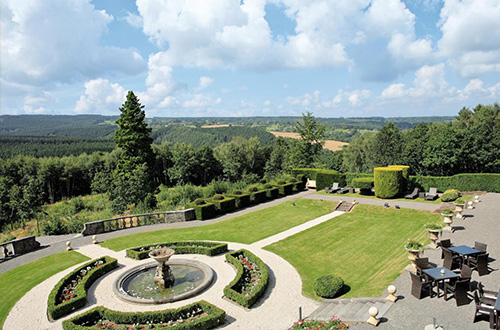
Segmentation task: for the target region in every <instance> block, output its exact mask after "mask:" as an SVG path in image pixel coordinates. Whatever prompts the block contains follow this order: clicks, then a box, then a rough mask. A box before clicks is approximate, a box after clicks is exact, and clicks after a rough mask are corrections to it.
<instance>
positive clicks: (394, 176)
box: [373, 167, 403, 198]
mask: <svg viewBox="0 0 500 330" xmlns="http://www.w3.org/2000/svg"><path fill="white" fill-rule="evenodd" d="M373 178H374V182H375V196H377V197H379V198H394V197H397V196H398V194H399V193H400V192H401V182H402V178H403V177H402V171H401V169H399V168H390V167H376V168H374V169H373Z"/></svg>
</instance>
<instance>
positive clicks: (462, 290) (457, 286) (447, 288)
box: [444, 279, 470, 306]
mask: <svg viewBox="0 0 500 330" xmlns="http://www.w3.org/2000/svg"><path fill="white" fill-rule="evenodd" d="M469 287H470V279H465V280H461V279H460V280H457V281H456V282H455V283H453V284H450V283H444V300H448V299H449V297H448V293H453V296H454V297H455V301H456V303H457V306H462V305H467V304H469V303H470V299H469V296H468V294H467V292H468V291H469Z"/></svg>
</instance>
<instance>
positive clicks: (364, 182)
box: [351, 177, 374, 195]
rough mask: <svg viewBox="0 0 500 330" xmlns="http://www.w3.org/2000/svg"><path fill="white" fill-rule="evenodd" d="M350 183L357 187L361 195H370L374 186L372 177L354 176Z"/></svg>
mask: <svg viewBox="0 0 500 330" xmlns="http://www.w3.org/2000/svg"><path fill="white" fill-rule="evenodd" d="M351 185H352V186H353V187H354V188H358V189H359V193H360V194H361V195H370V194H371V192H372V188H373V186H374V179H373V177H371V178H355V179H352V182H351Z"/></svg>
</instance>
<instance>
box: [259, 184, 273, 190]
mask: <svg viewBox="0 0 500 330" xmlns="http://www.w3.org/2000/svg"><path fill="white" fill-rule="evenodd" d="M272 187H273V185H272V184H270V183H266V184H265V185H263V186H262V189H263V190H268V189H271V188H272Z"/></svg>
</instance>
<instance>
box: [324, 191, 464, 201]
mask: <svg viewBox="0 0 500 330" xmlns="http://www.w3.org/2000/svg"><path fill="white" fill-rule="evenodd" d="M316 194H318V195H327V196H346V197H354V198H369V199H378V200H380V201H388V202H392V201H403V202H419V203H429V204H441V203H443V202H442V201H441V198H438V199H436V200H433V201H427V200H425V199H423V198H418V197H417V198H415V199H406V198H391V199H383V198H378V197H376V196H375V195H361V194H360V193H357V192H356V193H354V194H349V193H347V194H330V193H327V192H325V191H324V190H321V191H318V192H317V193H316ZM461 198H462V199H463V200H464V201H465V202H466V203H467V202H468V201H470V200H471V199H472V198H474V196H473V195H464V196H462V197H461ZM451 203H452V202H451Z"/></svg>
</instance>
